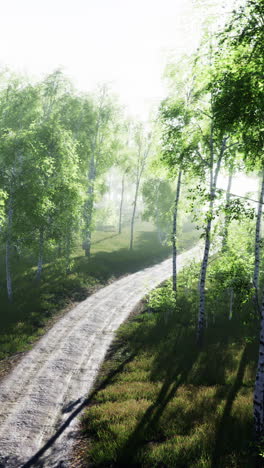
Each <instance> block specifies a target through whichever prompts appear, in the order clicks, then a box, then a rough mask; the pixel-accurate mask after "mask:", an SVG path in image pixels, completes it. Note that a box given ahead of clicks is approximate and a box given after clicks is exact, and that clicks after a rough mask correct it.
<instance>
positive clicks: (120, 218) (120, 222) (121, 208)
mask: <svg viewBox="0 0 264 468" xmlns="http://www.w3.org/2000/svg"><path fill="white" fill-rule="evenodd" d="M124 190H125V174H124V175H123V177H122V189H121V200H120V209H119V227H118V233H119V234H121V232H122V211H123V201H124Z"/></svg>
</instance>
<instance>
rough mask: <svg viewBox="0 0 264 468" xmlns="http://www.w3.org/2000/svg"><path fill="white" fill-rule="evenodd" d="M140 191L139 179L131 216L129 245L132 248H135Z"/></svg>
mask: <svg viewBox="0 0 264 468" xmlns="http://www.w3.org/2000/svg"><path fill="white" fill-rule="evenodd" d="M138 191H139V181H137V183H136V191H135V198H134V203H133V212H132V217H131V226H130V246H129V249H130V250H133V242H134V226H135V217H136V210H137V199H138Z"/></svg>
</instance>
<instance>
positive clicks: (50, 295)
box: [0, 233, 170, 359]
mask: <svg viewBox="0 0 264 468" xmlns="http://www.w3.org/2000/svg"><path fill="white" fill-rule="evenodd" d="M148 234H149V233H146V244H145V243H144V242H143V241H142V245H141V244H140V245H139V246H138V247H135V249H134V250H133V251H132V252H131V251H129V250H128V249H119V250H116V251H113V252H97V253H95V254H93V255H92V256H91V258H86V257H84V256H81V257H75V258H74V259H73V266H72V271H71V272H70V273H69V274H67V273H66V272H65V267H64V266H63V263H62V261H60V260H56V261H55V262H54V263H53V264H51V263H50V264H48V265H46V266H45V268H44V270H43V275H42V280H41V283H37V282H36V281H35V279H34V275H35V272H34V271H33V270H32V268H31V267H30V264H29V262H28V261H27V263H26V264H25V265H24V266H23V265H22V264H20V265H19V266H18V267H17V268H18V269H17V271H16V272H15V271H14V268H15V266H14V265H13V271H14V301H13V303H12V304H10V303H9V302H8V300H7V298H6V290H5V282H4V281H2V283H0V302H1V311H0V324H1V336H0V359H1V358H5V357H6V356H9V355H12V354H14V353H16V352H19V351H22V350H25V349H27V348H28V346H30V344H31V342H33V341H34V340H35V339H36V338H37V337H38V336H40V335H41V334H42V333H43V330H44V328H45V326H46V323H47V322H48V321H50V319H51V318H52V317H53V316H54V315H55V314H56V313H57V312H59V311H61V310H64V309H65V308H67V307H69V308H70V307H71V305H72V304H73V303H76V302H79V301H82V300H84V299H85V298H87V297H88V296H89V295H91V294H92V293H93V292H94V291H95V290H96V289H97V288H98V287H100V286H104V285H106V284H107V283H108V282H109V281H112V280H114V279H118V278H120V277H121V276H123V275H126V274H130V273H134V272H136V271H139V270H141V269H143V268H146V267H147V266H151V265H154V264H155V263H158V262H160V261H162V260H163V259H165V258H166V257H167V256H168V255H169V251H170V249H169V248H168V247H162V246H160V245H159V244H158V242H157V241H156V242H154V236H149V235H148ZM143 238H144V233H142V239H143ZM148 241H149V243H150V244H149V245H148V243H147V242H148Z"/></svg>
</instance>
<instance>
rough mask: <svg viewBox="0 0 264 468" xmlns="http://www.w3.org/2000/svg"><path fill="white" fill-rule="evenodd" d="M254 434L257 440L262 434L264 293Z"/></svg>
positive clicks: (263, 403) (263, 420)
mask: <svg viewBox="0 0 264 468" xmlns="http://www.w3.org/2000/svg"><path fill="white" fill-rule="evenodd" d="M253 404H254V421H255V434H256V438H257V439H258V440H259V439H261V438H262V437H263V435H264V294H263V301H262V307H261V327H260V339H259V358H258V367H257V373H256V380H255V390H254V400H253Z"/></svg>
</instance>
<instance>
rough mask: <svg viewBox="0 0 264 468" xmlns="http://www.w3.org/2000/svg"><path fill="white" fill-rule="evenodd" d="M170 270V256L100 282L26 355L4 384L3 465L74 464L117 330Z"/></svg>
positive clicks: (194, 252) (0, 400)
mask: <svg viewBox="0 0 264 468" xmlns="http://www.w3.org/2000/svg"><path fill="white" fill-rule="evenodd" d="M200 257H201V248H200V247H198V246H196V247H194V248H193V249H191V250H189V251H188V252H185V253H183V254H181V255H180V256H179V261H178V262H179V264H178V267H179V268H181V267H183V266H184V265H186V263H188V262H189V261H190V260H192V259H194V258H196V259H198V258H200ZM170 275H171V260H170V259H169V260H165V261H164V262H162V263H160V264H158V265H155V266H153V267H150V268H146V269H145V270H142V271H140V272H137V273H134V274H131V275H129V276H126V277H124V278H122V279H120V280H118V281H116V282H114V283H112V284H111V285H109V286H107V287H105V288H103V289H100V290H99V291H98V292H96V293H95V294H93V295H92V296H90V297H88V298H87V299H86V300H85V301H83V302H81V303H80V304H78V305H77V306H76V307H74V308H73V309H72V310H71V311H70V312H68V313H67V314H66V315H65V316H64V317H62V318H61V319H60V320H59V321H58V322H57V323H56V324H55V325H54V326H53V327H52V329H51V330H50V331H49V332H48V333H47V334H46V335H45V336H43V337H42V338H41V340H40V341H39V342H38V343H37V345H36V346H35V347H34V348H33V349H32V350H31V351H30V352H29V353H27V354H26V355H25V357H24V358H23V359H22V360H21V361H20V363H19V364H18V365H17V366H16V367H15V369H14V370H13V372H12V373H11V374H10V375H9V376H8V377H6V378H5V379H4V381H3V382H2V383H1V385H0V404H1V406H0V467H1V468H3V467H4V468H9V467H12V468H19V467H23V466H24V467H25V468H26V467H31V466H32V467H47V468H55V467H57V468H58V467H61V468H62V467H63V468H64V467H69V468H70V466H71V462H70V461H69V460H70V452H71V447H72V443H73V441H74V438H75V435H76V433H77V430H78V428H77V426H78V418H77V417H75V414H77V413H78V411H77V412H76V408H80V405H82V402H83V401H84V400H85V398H86V396H87V394H88V393H89V391H91V388H92V385H93V383H94V380H95V377H96V374H97V372H98V369H99V367H100V365H101V363H102V361H103V359H104V357H105V354H106V351H107V349H108V347H109V345H110V343H111V341H112V339H113V336H114V332H115V330H116V329H117V328H118V327H119V325H120V324H121V323H122V322H123V321H124V320H125V319H126V318H127V317H128V315H129V314H130V313H131V311H132V310H133V309H134V307H135V306H136V305H137V303H138V302H139V301H140V300H141V299H142V298H143V297H144V295H145V294H146V293H147V292H148V291H150V290H151V289H153V288H155V287H156V286H157V285H158V284H160V283H161V282H162V281H164V280H165V279H167V278H168V277H169V276H170ZM69 420H71V421H70V422H69ZM59 434H60V435H59ZM48 445H50V446H51V447H49V448H47V449H46V446H48ZM43 447H44V448H43ZM41 449H42V451H43V453H42V454H38V455H40V456H37V457H35V459H34V458H33V459H32V457H34V456H35V455H36V454H37V453H38V451H39V450H41Z"/></svg>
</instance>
